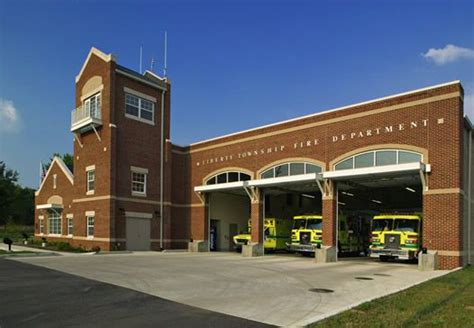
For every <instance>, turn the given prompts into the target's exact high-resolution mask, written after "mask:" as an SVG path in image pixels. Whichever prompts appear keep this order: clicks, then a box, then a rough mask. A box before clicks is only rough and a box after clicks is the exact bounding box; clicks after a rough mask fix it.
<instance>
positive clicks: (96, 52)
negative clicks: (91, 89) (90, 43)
mask: <svg viewBox="0 0 474 328" xmlns="http://www.w3.org/2000/svg"><path fill="white" fill-rule="evenodd" d="M92 54H94V55H96V56H97V57H99V58H100V59H102V60H103V61H105V62H107V63H108V62H110V61H116V60H117V59H116V58H115V56H114V55H112V54H108V55H106V54H105V53H103V52H102V51H100V50H99V49H97V48H94V47H92V48H91V50H90V51H89V54H88V55H87V58H86V60H85V61H84V64H82V67H81V70H80V71H79V74H77V75H76V83H77V82H79V79H80V78H81V75H82V73H83V72H84V69H85V68H86V66H87V63H88V62H89V60H90V59H91V56H92Z"/></svg>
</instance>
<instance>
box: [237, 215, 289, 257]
mask: <svg viewBox="0 0 474 328" xmlns="http://www.w3.org/2000/svg"><path fill="white" fill-rule="evenodd" d="M291 228H292V221H291V220H284V219H276V218H266V219H265V220H264V243H263V247H264V249H265V250H266V251H276V250H285V249H286V243H287V242H288V241H289V240H290V233H291ZM250 235H251V224H250V220H249V221H248V232H247V233H243V234H239V235H236V236H234V248H235V250H236V251H238V252H240V251H241V250H242V246H243V245H247V244H248V243H249V242H250Z"/></svg>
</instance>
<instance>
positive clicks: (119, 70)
mask: <svg viewBox="0 0 474 328" xmlns="http://www.w3.org/2000/svg"><path fill="white" fill-rule="evenodd" d="M115 72H117V73H119V74H122V75H123V76H126V77H128V78H131V79H133V80H135V81H138V82H141V83H143V84H146V85H149V86H151V87H153V88H157V89H159V90H162V91H166V88H164V87H162V86H161V85H159V84H155V83H153V82H151V81H147V80H145V79H141V78H139V77H136V76H134V75H132V74H129V73H127V72H124V71H122V70H121V69H120V68H116V69H115Z"/></svg>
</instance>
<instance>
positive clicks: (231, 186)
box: [194, 181, 248, 192]
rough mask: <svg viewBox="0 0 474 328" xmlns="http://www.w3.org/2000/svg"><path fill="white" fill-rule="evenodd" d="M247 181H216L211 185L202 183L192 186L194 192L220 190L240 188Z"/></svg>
mask: <svg viewBox="0 0 474 328" xmlns="http://www.w3.org/2000/svg"><path fill="white" fill-rule="evenodd" d="M246 182H248V181H236V182H228V183H218V184H212V185H202V186H196V187H194V191H195V192H211V191H221V190H232V189H242V188H243V187H244V186H245V183H246Z"/></svg>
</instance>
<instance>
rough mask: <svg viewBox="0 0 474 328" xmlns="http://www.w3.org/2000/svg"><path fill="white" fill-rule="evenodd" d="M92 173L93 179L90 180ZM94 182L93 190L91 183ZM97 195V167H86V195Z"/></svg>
mask: <svg viewBox="0 0 474 328" xmlns="http://www.w3.org/2000/svg"><path fill="white" fill-rule="evenodd" d="M90 172H92V174H93V179H89V173H90ZM90 182H92V184H93V188H92V189H90V185H89V183H90ZM94 193H95V165H91V166H88V167H86V195H94Z"/></svg>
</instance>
